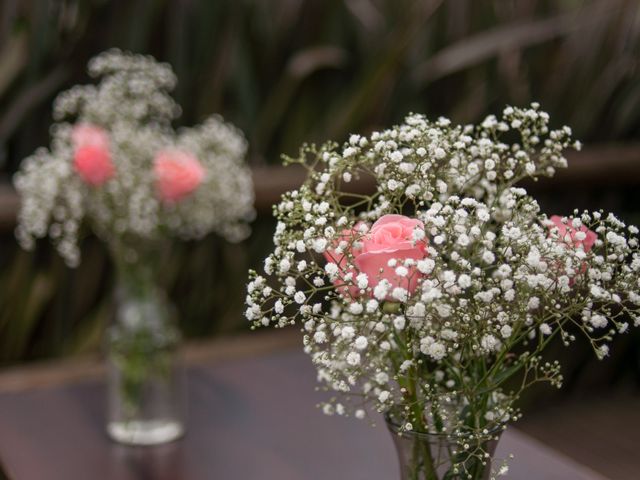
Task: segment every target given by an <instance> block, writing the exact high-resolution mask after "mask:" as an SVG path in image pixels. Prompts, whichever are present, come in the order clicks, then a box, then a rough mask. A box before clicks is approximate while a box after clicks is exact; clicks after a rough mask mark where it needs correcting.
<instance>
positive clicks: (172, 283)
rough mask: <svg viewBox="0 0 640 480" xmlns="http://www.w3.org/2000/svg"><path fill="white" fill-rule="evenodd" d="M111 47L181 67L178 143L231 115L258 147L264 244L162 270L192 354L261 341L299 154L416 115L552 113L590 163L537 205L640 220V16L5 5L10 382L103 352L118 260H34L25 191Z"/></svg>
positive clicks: (1, 331) (632, 363)
mask: <svg viewBox="0 0 640 480" xmlns="http://www.w3.org/2000/svg"><path fill="white" fill-rule="evenodd" d="M110 47H119V48H122V49H126V50H131V51H133V52H142V53H150V54H152V55H154V56H155V57H156V58H158V59H160V60H163V61H167V62H169V63H171V65H172V66H173V68H174V69H175V71H176V73H177V75H178V78H179V84H178V87H177V89H176V91H175V97H176V99H177V101H178V102H179V103H180V104H181V105H182V107H183V111H184V113H183V116H182V117H181V119H180V120H179V124H184V125H189V124H192V123H195V122H199V121H201V120H202V119H203V118H204V117H206V116H207V115H209V114H211V113H213V112H218V113H221V114H223V115H224V116H225V117H226V118H227V119H228V120H230V121H231V122H233V123H235V124H236V125H237V126H239V127H240V128H242V129H243V130H244V131H245V132H246V135H247V138H248V139H249V141H250V144H251V151H250V155H249V162H250V163H251V165H252V167H254V168H255V169H256V172H258V174H257V175H256V176H255V181H256V188H257V207H258V211H259V216H258V219H257V220H256V222H255V224H254V225H253V230H254V233H253V235H252V237H251V238H250V239H249V240H247V241H245V242H244V243H242V244H239V245H229V244H226V243H224V242H223V241H221V240H219V239H217V238H215V237H210V238H207V239H205V240H204V241H202V242H199V243H193V244H181V245H176V246H175V250H174V252H173V254H172V255H171V256H170V257H169V258H168V259H167V261H166V262H165V265H164V266H163V267H164V270H163V273H162V276H163V282H164V283H165V284H166V286H167V288H168V289H169V291H170V293H171V296H172V298H173V300H174V301H175V303H176V304H177V306H178V308H179V311H180V314H181V323H182V327H183V330H184V332H185V334H186V335H187V336H188V337H203V336H210V335H214V334H219V333H221V332H229V331H232V330H238V329H243V328H246V327H247V325H246V322H245V321H244V320H243V318H242V315H241V311H242V310H243V308H242V307H243V301H244V285H245V281H246V271H247V269H248V268H249V267H253V266H257V265H258V264H259V262H260V261H261V259H262V258H263V257H264V255H265V254H266V252H267V251H268V250H269V248H270V242H271V233H272V229H273V223H272V221H271V218H270V204H271V203H272V202H273V201H274V200H275V199H277V195H278V194H279V192H281V191H282V190H283V189H287V188H293V187H295V181H296V178H297V177H296V176H295V175H293V176H291V175H288V174H286V173H283V172H281V171H280V170H279V169H277V168H274V166H275V165H277V164H278V163H279V161H280V159H279V157H280V154H281V153H289V154H292V153H295V152H296V151H297V148H298V147H299V145H300V144H301V143H302V142H304V141H324V140H327V139H334V140H337V141H343V140H344V139H346V138H347V135H348V133H350V132H360V133H366V132H368V131H371V130H372V129H374V128H379V127H382V126H387V125H389V124H392V123H394V122H398V121H400V120H401V119H402V118H403V116H404V115H405V114H406V113H408V112H410V111H417V112H424V113H427V114H429V115H431V116H433V117H437V116H440V115H445V116H449V117H450V118H452V119H453V120H454V121H456V122H477V121H479V120H481V119H482V118H483V117H484V116H485V115H487V114H489V113H495V114H498V113H500V112H501V111H502V109H503V108H504V106H505V104H514V105H526V104H528V103H530V102H531V101H539V102H540V103H541V104H542V107H543V109H545V110H547V111H548V112H549V113H550V114H551V118H552V123H553V125H554V126H559V125H562V124H568V125H570V126H572V127H573V130H574V133H575V135H576V137H577V138H579V139H581V140H582V141H583V142H584V143H585V145H586V148H585V152H584V154H582V155H576V156H572V157H571V158H570V165H571V167H572V168H570V169H569V171H568V172H567V173H565V174H563V175H562V176H561V177H560V178H559V179H557V180H554V181H548V182H545V183H543V184H541V185H532V186H531V187H532V188H533V190H534V191H535V193H536V194H537V196H538V198H539V199H540V201H541V204H542V205H543V207H544V209H545V210H546V211H548V212H549V213H556V212H557V213H570V212H571V210H572V209H573V208H574V207H579V208H586V207H589V208H605V209H607V210H611V211H614V212H616V213H617V214H619V215H620V216H622V217H623V218H624V219H626V220H629V221H632V222H635V223H639V222H638V221H639V220H640V215H639V211H640V208H639V207H638V203H637V200H636V196H635V191H636V189H637V187H638V184H639V183H640V174H639V172H640V170H639V166H640V147H639V146H638V145H639V144H638V143H637V142H638V141H639V140H640V135H639V134H640V81H639V80H640V63H639V61H640V56H639V53H640V4H639V3H638V2H637V1H636V0H591V1H587V0H548V1H545V0H519V1H516V0H486V1H476V0H446V1H435V0H434V1H408V0H342V1H338V0H310V1H302V0H114V1H106V0H66V1H62V0H60V1H53V0H39V1H37V0H31V1H25V0H0V364H3V365H6V364H11V363H16V362H20V361H26V360H33V359H39V358H49V357H53V356H61V355H68V354H72V353H78V352H84V351H93V350H96V349H97V348H99V346H100V341H101V340H100V339H101V333H102V329H103V326H104V325H105V323H106V322H107V320H108V317H109V300H110V289H111V275H112V273H111V267H110V265H109V263H108V259H107V257H106V255H105V252H104V249H103V247H102V246H101V245H100V243H99V242H97V241H96V240H95V239H93V238H91V237H88V238H87V240H86V241H85V242H84V246H83V247H84V248H83V262H82V265H81V266H80V267H79V268H78V269H76V270H69V269H68V268H66V267H65V266H64V264H63V262H62V261H61V260H60V259H59V258H58V257H57V256H56V254H55V253H54V252H53V251H52V249H51V248H50V247H49V245H48V244H47V243H46V242H42V243H41V244H40V245H39V247H38V249H37V251H36V252H35V253H25V252H22V251H21V250H20V249H19V248H18V247H17V245H16V243H15V241H14V239H13V236H12V229H13V225H14V219H15V209H16V207H17V199H16V197H15V194H14V192H13V190H12V188H11V187H10V178H11V174H12V173H13V172H14V171H15V170H16V169H17V167H18V165H19V163H20V161H21V159H22V158H24V157H25V156H26V155H28V154H30V153H31V152H32V151H33V150H34V149H35V148H37V147H38V146H41V145H47V144H48V127H49V125H50V123H51V102H52V100H53V98H54V97H55V95H56V94H57V93H58V92H60V91H61V90H64V89H66V88H68V87H69V86H71V85H73V84H75V83H86V82H88V81H89V79H88V78H87V75H86V73H85V67H86V62H87V60H88V59H89V58H91V57H92V56H93V55H95V54H97V53H99V52H100V51H102V50H105V49H107V48H110ZM179 124H177V125H176V126H178V125H179ZM639 344H640V340H639V338H638V334H637V333H632V334H629V335H626V336H625V337H624V338H622V339H621V340H619V341H617V344H616V345H614V348H613V352H614V356H613V358H612V359H610V360H609V361H607V362H604V363H601V364H599V365H598V366H597V367H595V365H593V364H592V363H595V361H592V360H590V359H591V357H592V356H593V355H592V354H591V353H590V352H589V350H588V346H586V345H583V346H578V345H576V346H575V347H572V350H571V352H570V353H569V355H566V356H567V357H568V358H567V359H566V360H567V368H566V370H567V375H566V376H567V378H568V387H569V389H568V390H569V391H571V390H572V387H573V389H577V388H585V387H586V386H589V387H590V388H592V387H593V386H594V385H597V386H602V385H607V386H608V385H611V384H615V385H620V384H625V383H629V382H631V383H633V382H638V381H639V380H638V378H640V374H639V373H638V371H639V370H640V353H639V348H638V345H639ZM594 367H595V368H594ZM587 370H588V371H589V372H590V373H589V375H585V373H584V372H585V371H587Z"/></svg>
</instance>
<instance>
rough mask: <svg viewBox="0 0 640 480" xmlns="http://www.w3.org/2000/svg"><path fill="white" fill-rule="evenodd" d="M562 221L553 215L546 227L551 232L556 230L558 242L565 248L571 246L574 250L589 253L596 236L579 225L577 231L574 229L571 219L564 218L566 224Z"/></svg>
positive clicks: (561, 218)
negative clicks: (579, 249) (578, 249)
mask: <svg viewBox="0 0 640 480" xmlns="http://www.w3.org/2000/svg"><path fill="white" fill-rule="evenodd" d="M562 220H563V217H560V216H558V215H553V216H552V217H551V218H550V219H549V225H548V226H549V228H550V229H551V230H552V231H553V230H554V229H556V228H557V235H558V239H559V240H560V242H562V243H564V244H565V245H567V246H573V247H574V248H579V247H582V249H583V250H584V251H585V252H588V251H590V250H591V249H592V248H593V245H594V244H595V243H596V240H597V239H598V235H596V233H595V232H593V231H591V230H589V229H588V228H587V227H585V226H584V225H581V226H580V228H578V229H576V228H574V227H573V223H572V222H573V219H572V218H568V219H567V218H565V222H566V223H565V222H563V221H562Z"/></svg>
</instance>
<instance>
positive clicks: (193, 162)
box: [153, 149, 205, 203]
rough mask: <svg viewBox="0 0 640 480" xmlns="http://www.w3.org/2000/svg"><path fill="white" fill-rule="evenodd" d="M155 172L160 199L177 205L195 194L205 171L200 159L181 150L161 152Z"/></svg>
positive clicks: (156, 161)
mask: <svg viewBox="0 0 640 480" xmlns="http://www.w3.org/2000/svg"><path fill="white" fill-rule="evenodd" d="M153 171H154V174H155V177H156V187H157V189H158V194H159V195H160V198H161V199H162V200H163V201H164V202H167V203H175V202H178V201H180V200H182V199H183V198H185V197H187V196H189V195H190V194H191V193H193V192H194V191H195V190H196V189H197V188H198V187H199V186H200V184H201V183H202V181H203V179H204V175H205V170H204V168H203V167H202V165H201V164H200V162H199V161H198V159H197V158H196V157H195V156H193V155H191V154H190V153H188V152H184V151H181V150H169V149H167V150H161V151H160V152H158V153H157V154H156V157H155V160H154V165H153Z"/></svg>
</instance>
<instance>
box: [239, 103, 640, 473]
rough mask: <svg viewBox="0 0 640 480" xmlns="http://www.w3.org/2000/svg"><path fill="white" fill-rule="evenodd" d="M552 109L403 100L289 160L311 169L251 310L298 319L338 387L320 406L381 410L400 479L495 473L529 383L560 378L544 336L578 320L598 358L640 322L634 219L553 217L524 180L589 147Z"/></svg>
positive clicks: (285, 211)
mask: <svg viewBox="0 0 640 480" xmlns="http://www.w3.org/2000/svg"><path fill="white" fill-rule="evenodd" d="M548 122H549V116H548V115H547V114H546V113H545V112H542V111H540V110H539V106H538V105H537V104H533V105H532V106H531V108H528V109H519V108H512V107H507V108H506V109H505V110H504V113H503V117H502V118H501V119H498V118H496V117H494V116H489V117H488V118H486V119H485V120H484V121H483V122H482V124H481V125H479V126H453V125H451V123H450V121H449V120H447V119H444V118H440V119H438V120H437V121H435V122H433V121H429V120H428V119H426V118H425V117H423V116H421V115H410V116H408V117H407V118H406V119H405V121H404V123H402V124H401V125H399V126H396V127H394V128H391V129H389V130H385V131H382V132H374V133H372V134H371V135H370V136H368V137H363V136H359V135H352V136H351V138H350V139H349V141H348V142H347V143H346V144H345V145H344V146H343V147H342V148H339V147H338V145H336V144H335V143H327V144H325V145H323V146H322V147H320V148H316V147H315V146H304V147H303V148H302V150H301V153H300V156H299V158H295V159H292V158H286V159H285V160H286V161H287V162H288V163H299V164H301V165H303V166H304V167H306V168H307V169H308V172H309V175H308V179H307V181H306V182H305V183H304V184H303V185H302V186H301V188H300V189H298V190H295V191H292V192H289V193H287V194H285V195H284V196H283V199H282V201H281V202H280V204H279V205H278V206H277V207H276V209H275V215H276V217H277V219H278V224H277V227H276V232H275V235H274V239H273V240H274V244H275V250H274V251H273V253H272V254H270V255H269V256H268V257H267V258H266V260H265V262H264V272H265V274H266V276H263V275H260V274H258V273H257V272H254V271H252V272H250V277H251V278H250V283H249V284H248V296H247V304H248V308H247V310H246V317H247V318H248V319H249V320H250V321H251V322H252V323H253V325H254V326H268V325H274V326H276V327H284V326H286V325H290V324H294V323H296V322H299V323H301V325H302V326H303V331H304V333H305V335H304V348H305V351H306V352H307V353H308V354H309V355H310V356H311V358H312V360H313V362H314V364H315V365H316V367H317V371H318V380H319V381H320V382H322V383H323V384H324V385H325V387H326V389H327V390H333V391H336V392H339V393H340V394H341V395H339V396H338V397H332V398H331V399H330V400H329V401H328V402H327V403H326V404H324V407H323V409H324V412H325V413H327V414H338V415H353V416H355V417H356V418H360V419H362V418H366V417H367V416H368V415H369V414H370V409H373V410H374V411H377V412H384V413H385V417H386V420H387V424H388V426H389V428H390V430H391V431H392V432H394V433H396V434H397V435H396V436H395V437H396V443H397V447H398V451H399V453H400V457H401V467H402V472H403V475H404V478H412V479H418V478H420V479H438V478H447V479H450V478H473V479H480V478H488V475H489V472H490V470H491V468H490V466H489V465H490V457H491V456H492V454H493V449H494V448H495V444H496V442H497V439H498V437H499V434H500V432H501V431H502V430H503V429H504V428H505V426H506V423H507V422H508V421H513V420H517V419H518V418H519V416H520V413H519V412H518V410H517V409H516V406H515V402H516V401H517V399H518V397H519V396H520V394H521V392H522V391H523V390H524V389H526V388H527V387H529V386H531V385H533V384H535V383H539V382H548V383H550V384H551V385H554V386H557V387H559V386H560V385H561V383H562V375H561V371H560V365H559V364H558V362H557V361H551V360H547V359H545V358H543V356H542V353H543V351H544V350H545V347H546V346H547V345H548V344H549V342H550V341H551V340H552V339H554V338H555V337H559V338H560V339H561V341H562V342H564V344H565V345H569V344H570V343H571V342H573V341H574V340H576V338H575V336H576V335H581V336H584V337H585V339H586V340H587V341H588V342H590V343H591V344H592V345H593V348H594V350H595V353H596V354H597V355H598V357H600V358H602V357H604V356H606V355H607V352H608V346H607V342H609V341H610V340H611V338H612V337H613V336H614V335H615V334H616V333H618V332H619V333H622V332H625V331H626V330H627V328H628V323H627V321H628V319H632V320H633V322H634V323H635V325H638V323H639V317H638V313H639V310H640V308H639V306H640V295H638V289H639V280H638V272H639V271H640V256H639V254H638V239H637V234H638V229H637V228H635V227H633V226H628V227H627V226H626V225H625V224H624V223H623V222H622V221H620V220H618V219H617V218H616V217H614V216H613V215H604V214H603V213H602V212H593V213H589V212H582V213H581V212H578V211H575V212H573V215H572V216H571V217H558V216H552V217H551V218H549V217H547V215H545V214H544V213H541V212H540V208H539V206H538V204H537V203H536V201H535V200H534V199H533V198H532V197H531V196H529V195H528V194H527V192H526V191H525V190H524V189H522V188H516V187H515V186H514V185H515V184H516V183H517V182H519V181H521V180H522V179H525V178H527V177H530V178H535V177H539V176H543V175H546V176H552V175H553V174H554V173H555V170H556V169H557V168H564V167H566V166H567V162H566V159H565V158H564V157H563V155H562V152H563V150H564V149H566V148H567V147H570V146H574V147H576V148H579V146H580V145H579V143H578V142H573V141H572V139H571V130H570V129H569V128H568V127H564V128H562V129H559V130H550V129H549V127H548ZM357 179H360V181H361V182H362V183H361V184H360V186H359V188H354V187H353V186H351V185H352V183H353V182H354V181H356V180H357ZM367 182H369V183H371V182H373V183H375V192H374V193H372V194H371V195H363V194H361V193H358V192H361V191H362V184H365V185H366V184H367ZM350 186H351V188H350ZM507 468H508V467H507V465H506V463H503V464H502V465H501V466H496V467H495V470H494V474H496V475H498V474H504V473H505V472H506V471H507Z"/></svg>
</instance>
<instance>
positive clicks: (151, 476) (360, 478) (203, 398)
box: [0, 335, 603, 480]
mask: <svg viewBox="0 0 640 480" xmlns="http://www.w3.org/2000/svg"><path fill="white" fill-rule="evenodd" d="M265 338H267V337H263V336H260V335H257V336H256V337H255V338H251V339H248V340H246V341H245V340H242V341H241V343H238V342H237V341H236V345H242V347H241V348H240V350H242V352H243V353H242V354H241V355H238V354H237V353H236V354H233V355H225V354H220V352H216V345H217V346H220V345H222V344H221V343H219V342H218V343H216V344H214V345H213V346H211V347H210V348H211V349H213V350H211V354H208V353H207V348H202V347H201V348H200V349H199V353H198V354H196V355H191V358H190V359H189V361H188V367H187V386H188V393H189V420H188V426H187V428H188V432H187V435H186V436H185V437H184V438H183V439H181V440H179V441H177V442H174V443H170V444H166V445H163V446H158V447H135V448H133V447H124V446H120V445H116V444H114V443H112V442H111V441H109V439H108V438H107V436H106V434H105V433H104V401H105V386H104V381H103V378H102V372H101V369H100V367H99V366H97V364H93V365H92V366H84V367H82V368H79V369H78V368H77V366H76V367H73V366H72V365H71V364H62V365H63V366H59V367H55V368H51V367H48V368H47V369H46V374H42V372H39V371H37V369H36V371H35V372H33V373H29V372H27V373H25V372H24V371H19V372H12V373H9V374H0V460H1V461H2V463H3V465H4V467H5V469H6V471H7V474H8V475H9V478H10V479H11V480H147V479H148V480H170V479H172V480H173V479H176V480H211V479H223V480H294V479H295V480H298V479H300V480H303V479H304V480H327V479H331V480H342V479H344V480H347V479H349V480H377V479H380V480H390V479H395V478H398V467H397V461H396V457H395V452H394V450H393V444H392V441H391V438H390V436H389V434H388V432H387V431H386V428H385V427H384V424H383V423H380V424H379V425H378V426H377V427H371V426H369V424H367V423H366V422H363V421H358V420H355V419H350V418H349V419H346V418H341V417H326V416H324V415H323V414H322V413H321V412H320V410H319V409H317V408H316V404H317V403H318V402H319V401H321V400H322V398H323V396H324V395H326V394H324V393H321V392H318V391H316V390H315V383H314V381H315V373H314V369H313V366H312V365H311V362H310V360H309V359H308V358H307V357H306V356H305V355H304V354H303V353H302V352H301V348H300V346H295V347H293V346H291V345H290V344H291V342H289V341H287V342H286V344H287V345H286V346H285V347H284V348H283V345H279V348H273V349H267V348H265V346H264V344H265V343H267V344H269V343H272V344H273V345H276V346H277V344H279V343H280V341H276V342H272V341H270V340H269V341H267V342H263V341H262V340H263V339H265ZM282 338H284V337H282ZM220 350H222V351H224V350H225V347H222V348H221V349H220ZM236 350H237V349H236ZM64 365H66V367H65V366H64ZM51 378H54V380H51ZM511 453H512V454H514V455H515V458H514V459H513V460H511V462H510V470H509V475H508V476H507V478H514V479H524V480H527V479H531V480H581V479H583V480H603V477H602V476H600V475H599V474H596V473H595V472H593V471H591V470H589V469H587V468H586V467H584V466H581V465H579V464H577V463H576V462H574V461H572V460H570V459H569V458H567V457H565V456H562V455H561V454H559V453H557V452H555V451H553V450H551V449H549V448H547V447H545V446H544V445H542V444H540V443H539V442H537V441H535V440H533V439H531V438H530V437H527V436H526V435H524V434H522V433H520V432H518V431H517V430H516V429H514V428H509V429H508V430H507V431H506V432H505V433H504V435H503V437H502V439H501V441H500V444H499V446H498V452H497V454H496V455H497V457H501V458H505V457H506V456H507V455H508V454H511Z"/></svg>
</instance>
